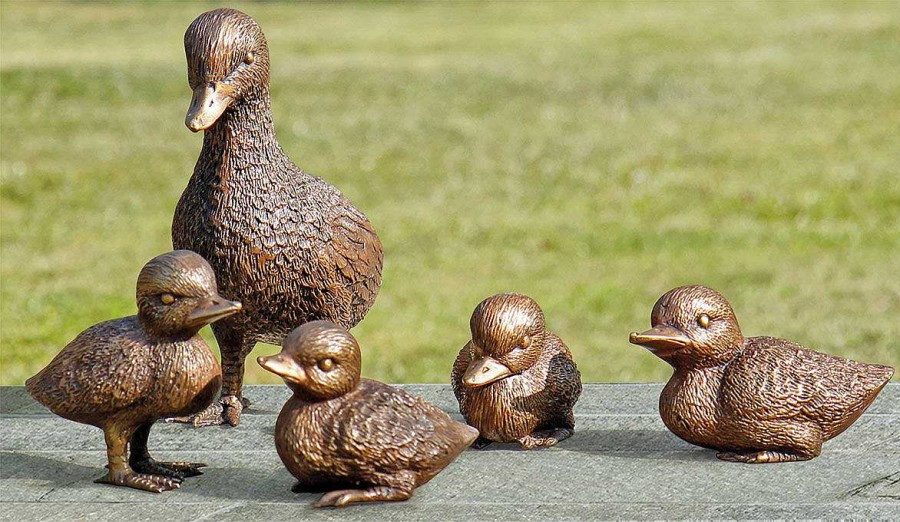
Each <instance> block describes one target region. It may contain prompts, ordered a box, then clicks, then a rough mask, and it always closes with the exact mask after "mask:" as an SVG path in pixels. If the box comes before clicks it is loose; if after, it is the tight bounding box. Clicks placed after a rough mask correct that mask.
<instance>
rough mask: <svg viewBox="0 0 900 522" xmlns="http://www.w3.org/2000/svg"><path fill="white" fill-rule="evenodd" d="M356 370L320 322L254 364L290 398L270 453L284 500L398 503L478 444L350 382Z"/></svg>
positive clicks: (407, 404)
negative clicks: (284, 475) (286, 490)
mask: <svg viewBox="0 0 900 522" xmlns="http://www.w3.org/2000/svg"><path fill="white" fill-rule="evenodd" d="M360 361H361V355H360V351H359V345H358V344H357V342H356V339H354V338H353V336H352V335H350V332H348V331H347V330H345V329H344V328H341V327H340V326H337V325H335V324H334V323H331V322H328V321H313V322H310V323H306V324H305V325H303V326H301V327H299V328H297V329H296V330H294V331H293V332H291V334H290V335H288V337H287V338H286V339H285V340H284V346H283V349H282V351H281V352H280V353H278V354H276V355H272V356H269V357H260V358H259V364H260V365H261V366H262V367H263V368H265V369H267V370H269V371H270V372H272V373H275V374H276V375H279V376H281V377H282V378H283V379H284V381H285V383H286V384H287V385H288V387H290V388H291V390H292V391H293V392H294V395H293V396H292V397H291V399H290V400H288V402H287V403H285V405H284V407H283V408H282V410H281V414H280V415H279V416H278V421H277V422H276V424H275V447H276V449H277V450H278V455H279V456H280V457H281V460H282V462H284V465H285V466H286V467H287V469H288V471H290V472H291V474H292V475H294V477H296V478H297V484H296V485H295V486H294V491H296V492H301V491H328V492H327V493H326V494H325V495H324V496H322V498H321V500H319V502H318V503H316V506H317V507H325V506H335V507H340V506H344V505H347V504H351V503H354V502H374V501H397V500H406V499H408V498H409V497H410V496H412V493H413V490H414V489H415V488H417V487H419V486H421V485H422V484H425V483H426V482H428V481H429V480H431V479H432V478H433V477H434V476H435V475H437V474H438V473H439V472H440V471H441V470H442V469H444V468H445V467H446V466H447V465H448V464H450V462H452V461H453V459H455V458H456V457H457V456H458V455H459V454H460V453H462V451H463V450H465V449H466V447H468V446H469V445H470V444H471V443H472V442H473V441H474V440H475V439H476V437H477V436H478V431H477V430H475V429H474V428H472V427H471V426H467V425H465V424H462V423H460V422H456V421H454V420H453V419H451V418H450V416H449V415H447V414H446V413H444V412H443V411H442V410H440V409H439V408H438V407H436V406H434V405H433V404H431V403H430V402H428V401H425V400H424V399H421V398H419V397H415V396H413V395H410V394H408V393H406V392H405V391H403V390H400V389H398V388H394V387H391V386H388V385H386V384H382V383H380V382H377V381H372V380H369V379H360Z"/></svg>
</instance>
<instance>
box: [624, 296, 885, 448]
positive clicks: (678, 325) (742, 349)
mask: <svg viewBox="0 0 900 522" xmlns="http://www.w3.org/2000/svg"><path fill="white" fill-rule="evenodd" d="M650 322H651V325H652V326H653V328H652V329H650V330H648V331H646V332H644V333H641V334H638V333H632V334H631V337H630V341H631V342H632V343H634V344H638V345H642V346H644V347H646V348H648V349H649V350H650V351H651V352H653V353H654V354H655V355H656V356H657V357H659V358H660V359H662V360H664V361H666V362H667V363H669V364H670V365H672V367H673V368H674V370H675V371H674V373H673V375H672V377H671V379H670V380H669V382H668V384H666V387H665V389H664V390H663V392H662V395H661V396H660V398H659V411H660V415H661V417H662V420H663V422H664V423H665V425H666V427H668V428H669V430H671V431H672V433H674V434H675V435H677V436H678V437H680V438H682V439H684V440H685V441H687V442H689V443H691V444H696V445H698V446H703V447H706V448H711V449H715V450H718V451H719V452H720V453H718V455H717V456H718V458H720V459H722V460H726V461H732V462H748V463H763V462H791V461H802V460H809V459H812V458H814V457H816V456H818V455H819V453H820V452H821V450H822V443H824V442H825V441H827V440H829V439H831V438H833V437H835V436H837V435H838V434H840V433H841V432H843V431H844V430H845V429H847V428H848V427H849V426H850V425H851V424H853V422H854V421H856V419H858V418H859V416H860V415H862V413H863V412H864V411H865V410H866V408H868V407H869V405H870V404H872V401H874V400H875V397H876V396H877V395H878V392H880V391H881V389H882V388H883V387H884V386H885V384H887V382H888V381H889V380H890V379H891V376H892V375H893V374H894V370H893V369H892V368H889V367H887V366H880V365H875V364H864V363H859V362H855V361H851V360H848V359H843V358H840V357H835V356H832V355H827V354H824V353H819V352H815V351H812V350H809V349H807V348H804V347H803V346H800V345H799V344H797V343H794V342H791V341H788V340H786V339H777V338H774V337H746V338H745V337H744V336H743V334H742V333H741V329H740V327H739V326H738V322H737V319H736V318H735V315H734V311H733V310H732V308H731V305H730V304H729V303H728V301H727V300H726V299H725V298H724V297H723V296H722V295H721V294H719V293H718V292H716V291H715V290H713V289H711V288H707V287H705V286H682V287H679V288H675V289H673V290H670V291H669V292H667V293H666V294H665V295H663V296H662V297H660V298H659V300H658V301H657V302H656V304H655V305H654V306H653V312H652V314H651V316H650Z"/></svg>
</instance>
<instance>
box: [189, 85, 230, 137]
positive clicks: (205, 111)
mask: <svg viewBox="0 0 900 522" xmlns="http://www.w3.org/2000/svg"><path fill="white" fill-rule="evenodd" d="M233 95H234V88H233V87H232V86H231V85H228V84H227V83H224V82H209V83H204V84H202V85H199V86H198V87H197V88H196V89H194V95H193V96H192V97H191V106H190V107H188V111H187V115H186V116H185V117H184V124H185V125H187V128H189V129H191V131H192V132H198V131H202V130H206V129H208V128H210V127H212V125H213V123H215V122H216V120H218V119H219V117H220V116H222V113H223V112H225V109H227V108H228V106H229V105H231V104H232V103H233V102H234V98H233Z"/></svg>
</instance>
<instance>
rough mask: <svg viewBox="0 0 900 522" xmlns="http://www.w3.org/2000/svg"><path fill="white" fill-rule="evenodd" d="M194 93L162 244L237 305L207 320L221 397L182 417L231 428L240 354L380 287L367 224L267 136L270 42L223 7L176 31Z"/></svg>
mask: <svg viewBox="0 0 900 522" xmlns="http://www.w3.org/2000/svg"><path fill="white" fill-rule="evenodd" d="M184 47H185V53H186V55H187V65H188V83H189V84H190V87H191V89H192V90H193V99H192V101H191V105H190V108H189V109H188V112H187V116H186V120H185V123H186V124H187V126H188V127H189V128H190V129H191V130H192V131H194V132H197V131H200V130H204V131H205V133H204V136H203V148H202V150H201V151H200V157H199V158H198V160H197V165H196V167H195V168H194V173H193V176H191V179H190V181H189V182H188V185H187V187H186V188H185V190H184V193H183V194H182V196H181V199H180V201H179V202H178V206H177V208H176V209H175V216H174V219H173V221H172V244H173V245H174V246H175V248H187V249H190V250H193V251H195V252H197V253H199V254H200V255H202V256H203V257H204V258H206V259H207V260H209V263H210V264H211V265H212V267H213V270H214V271H215V273H216V278H217V279H218V282H219V288H220V289H221V292H222V295H224V296H227V297H228V298H229V299H236V300H239V301H241V302H242V303H243V305H244V312H243V313H241V314H240V315H239V316H235V317H232V318H229V319H227V320H225V321H221V322H219V323H216V324H215V325H213V333H214V334H215V336H216V340H217V341H218V343H219V349H220V350H221V352H222V373H223V385H222V401H221V403H217V404H214V405H213V407H212V408H211V409H209V410H207V411H206V412H203V413H202V414H200V415H197V416H195V417H193V418H191V419H182V420H189V421H191V422H193V423H194V424H195V425H200V426H202V425H210V424H223V423H226V424H230V425H237V424H238V422H239V421H240V413H241V411H242V409H243V407H244V405H245V403H246V401H243V400H242V394H241V387H242V382H243V376H244V359H245V358H246V356H247V355H248V354H249V353H250V351H251V350H253V347H254V346H255V345H256V343H257V342H260V341H261V342H267V343H272V344H280V343H281V341H282V340H283V339H284V337H285V336H286V335H287V334H288V333H289V332H290V331H291V330H292V329H293V328H294V327H295V326H297V325H299V324H303V323H305V322H307V321H312V320H316V319H327V320H330V321H333V322H335V323H337V324H339V325H341V326H343V327H344V328H352V327H353V326H355V325H356V324H357V323H358V322H359V321H361V320H362V318H363V316H365V314H366V312H367V311H368V310H369V308H370V307H371V306H372V303H373V302H374V301H375V296H376V294H377V293H378V289H379V287H380V286H381V266H382V248H381V242H380V241H379V240H378V236H377V235H376V234H375V230H374V229H373V228H372V225H371V223H369V220H368V219H366V216H365V215H363V213H362V212H361V211H359V210H358V209H357V208H355V207H354V206H353V205H352V204H351V203H350V201H348V200H347V198H345V197H344V195H343V194H341V192H340V191H339V190H338V189H337V188H335V187H333V186H332V185H330V184H328V183H327V182H325V181H323V180H322V179H320V178H317V177H315V176H311V175H309V174H307V173H305V172H303V171H302V170H301V169H300V168H299V167H297V165H295V164H294V163H293V162H291V160H290V158H288V157H287V155H286V154H285V153H284V151H282V149H281V146H280V145H279V144H278V140H277V139H276V137H275V126H274V124H273V122H272V113H271V103H270V100H269V49H268V46H267V44H266V38H265V36H264V35H263V33H262V30H261V29H260V28H259V25H257V24H256V22H255V21H254V20H253V19H252V18H250V17H249V16H247V15H246V14H244V13H242V12H240V11H236V10H234V9H216V10H214V11H209V12H207V13H203V14H202V15H200V16H199V17H197V19H196V20H194V22H193V23H191V25H190V27H189V28H188V30H187V32H186V33H185V35H184Z"/></svg>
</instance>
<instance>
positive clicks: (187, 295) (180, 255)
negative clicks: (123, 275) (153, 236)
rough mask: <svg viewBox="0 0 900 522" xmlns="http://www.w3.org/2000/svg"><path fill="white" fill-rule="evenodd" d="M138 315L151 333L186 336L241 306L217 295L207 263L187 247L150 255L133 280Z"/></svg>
mask: <svg viewBox="0 0 900 522" xmlns="http://www.w3.org/2000/svg"><path fill="white" fill-rule="evenodd" d="M137 304H138V317H139V318H140V320H141V324H143V326H144V328H145V329H146V330H147V331H148V332H150V333H151V334H156V335H159V336H164V337H190V336H193V335H194V334H196V333H197V331H198V330H200V328H203V327H204V326H205V325H207V324H209V323H212V322H214V321H217V320H219V319H222V318H223V317H227V316H229V315H231V314H233V313H235V312H237V311H238V310H240V309H241V303H238V302H236V301H229V300H227V299H225V298H223V297H222V296H220V295H219V293H218V290H217V289H216V276H215V274H213V271H212V268H211V267H210V266H209V263H207V262H206V260H205V259H203V258H202V257H200V256H199V255H197V254H195V253H194V252H191V251H190V250H175V251H174V252H168V253H166V254H162V255H159V256H156V257H154V258H153V259H151V260H150V261H148V262H147V264H146V265H144V268H143V269H141V273H140V275H138V280H137Z"/></svg>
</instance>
